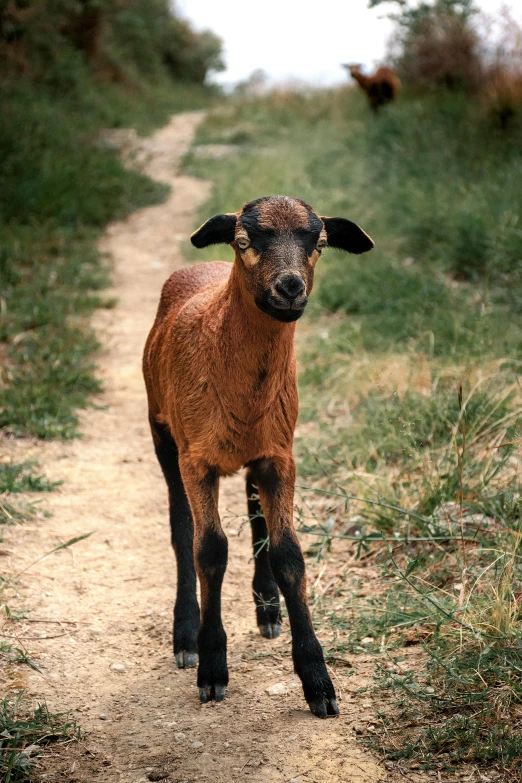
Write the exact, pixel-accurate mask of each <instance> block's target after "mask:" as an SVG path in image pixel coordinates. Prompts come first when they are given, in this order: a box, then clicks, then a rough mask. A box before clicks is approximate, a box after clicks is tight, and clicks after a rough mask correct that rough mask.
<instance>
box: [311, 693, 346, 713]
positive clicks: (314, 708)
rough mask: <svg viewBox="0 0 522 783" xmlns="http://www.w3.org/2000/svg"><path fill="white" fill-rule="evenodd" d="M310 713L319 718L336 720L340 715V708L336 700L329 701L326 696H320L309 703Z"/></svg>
mask: <svg viewBox="0 0 522 783" xmlns="http://www.w3.org/2000/svg"><path fill="white" fill-rule="evenodd" d="M308 706H309V707H310V711H311V712H312V713H313V714H314V715H316V716H317V717H318V718H335V716H336V715H339V707H338V706H337V700H336V699H329V698H327V697H326V696H319V698H317V699H312V701H309V702H308Z"/></svg>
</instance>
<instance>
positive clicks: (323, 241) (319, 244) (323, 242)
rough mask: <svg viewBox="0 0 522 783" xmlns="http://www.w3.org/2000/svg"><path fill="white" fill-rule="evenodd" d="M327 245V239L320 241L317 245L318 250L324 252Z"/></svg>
mask: <svg viewBox="0 0 522 783" xmlns="http://www.w3.org/2000/svg"><path fill="white" fill-rule="evenodd" d="M327 244H328V243H327V241H326V240H325V239H320V240H319V242H318V243H317V245H316V250H318V251H319V252H321V250H323V249H324V248H325V247H326V245H327Z"/></svg>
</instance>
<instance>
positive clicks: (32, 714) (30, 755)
mask: <svg viewBox="0 0 522 783" xmlns="http://www.w3.org/2000/svg"><path fill="white" fill-rule="evenodd" d="M75 739H76V740H78V739H80V730H79V729H78V727H77V725H76V723H75V721H74V720H73V719H72V718H70V717H69V716H67V715H65V714H61V713H60V714H58V713H55V714H53V713H51V712H49V710H48V708H47V705H46V704H39V705H38V706H37V707H36V708H31V707H30V706H29V705H26V703H25V702H24V700H23V696H22V695H19V696H17V697H16V698H14V699H9V698H4V699H3V700H2V701H1V702H0V774H1V776H2V780H3V781H5V783H21V782H22V781H26V780H28V779H29V778H30V776H31V772H32V770H33V768H34V766H35V764H36V760H37V759H38V757H39V756H41V755H42V753H43V751H44V749H45V748H46V747H47V746H49V745H51V744H53V743H56V742H70V741H71V740H75Z"/></svg>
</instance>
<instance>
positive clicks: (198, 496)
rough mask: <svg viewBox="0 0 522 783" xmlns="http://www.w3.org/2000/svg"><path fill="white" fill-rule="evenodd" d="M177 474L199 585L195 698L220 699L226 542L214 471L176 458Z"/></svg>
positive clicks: (225, 681)
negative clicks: (189, 518)
mask: <svg viewBox="0 0 522 783" xmlns="http://www.w3.org/2000/svg"><path fill="white" fill-rule="evenodd" d="M180 467H181V474H182V476H183V483H184V485H185V489H186V492H187V495H188V497H189V500H190V507H191V508H192V512H193V514H194V527H195V530H194V556H195V561H196V568H197V572H198V577H199V584H200V588H201V628H200V631H199V635H198V650H199V667H198V688H199V700H200V701H201V702H207V701H210V700H211V699H214V700H215V701H222V700H223V699H224V698H225V693H226V687H227V685H228V669H227V635H226V633H225V629H224V628H223V623H222V620H221V587H222V584H223V577H224V576H225V571H226V568H227V557H228V542H227V538H226V536H225V534H224V532H223V529H222V527H221V522H220V519H219V514H218V481H219V479H218V475H217V471H216V470H215V469H213V468H211V467H209V466H208V465H194V464H193V463H192V461H191V460H187V461H186V462H185V461H183V459H180Z"/></svg>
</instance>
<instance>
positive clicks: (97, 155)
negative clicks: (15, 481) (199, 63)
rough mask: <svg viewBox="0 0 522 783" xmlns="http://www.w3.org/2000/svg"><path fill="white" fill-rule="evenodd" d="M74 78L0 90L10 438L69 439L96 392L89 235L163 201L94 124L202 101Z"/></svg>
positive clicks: (96, 272) (153, 119)
mask: <svg viewBox="0 0 522 783" xmlns="http://www.w3.org/2000/svg"><path fill="white" fill-rule="evenodd" d="M81 77H82V78H81V79H79V81H78V84H75V85H73V88H71V89H70V90H69V91H66V92H65V93H64V94H63V95H61V94H59V93H58V92H57V91H56V89H55V88H54V87H53V88H52V89H51V88H49V87H48V88H47V89H45V88H43V87H42V85H38V86H35V85H34V84H32V83H31V82H30V81H29V80H26V81H24V80H23V79H22V80H19V81H18V82H17V83H16V85H13V84H11V83H5V84H3V85H1V86H0V92H1V94H2V105H3V106H4V110H3V111H2V118H1V119H0V157H1V159H2V160H3V166H2V171H1V173H0V220H1V223H2V228H1V229H0V291H1V295H0V297H1V298H0V303H1V308H0V357H1V358H2V373H1V378H0V429H4V431H6V432H8V433H11V434H14V435H16V436H20V435H36V436H37V437H39V438H62V439H67V438H70V437H73V436H75V435H76V434H77V423H78V420H77V410H78V409H79V408H82V407H85V406H86V405H87V404H89V401H90V400H91V399H92V395H93V394H96V393H97V392H99V390H100V386H99V382H98V380H97V379H96V378H95V375H94V369H95V368H94V360H93V355H94V352H95V351H96V348H97V342H96V339H95V337H94V335H93V333H92V331H91V329H90V327H89V324H88V320H87V317H88V316H89V315H90V314H91V313H92V312H93V311H94V309H95V308H97V307H100V306H101V307H103V306H107V307H109V306H112V305H113V302H112V301H111V300H108V299H107V297H105V296H104V295H103V288H104V287H105V286H106V285H107V284H108V281H109V278H110V264H109V262H108V260H107V259H104V258H102V257H101V256H100V254H99V252H98V251H97V249H96V240H97V239H98V237H99V236H100V234H101V233H102V231H103V229H104V227H105V225H106V224H107V223H108V222H110V221H112V220H119V219H122V218H123V217H125V216H126V215H127V214H129V213H130V212H131V211H133V210H134V209H138V208H141V207H144V206H148V205H151V204H155V203H158V202H160V201H162V200H163V199H164V198H165V195H166V191H167V188H166V186H164V185H161V184H158V183H155V182H152V181H151V180H150V179H148V178H147V177H145V176H144V175H142V174H141V173H139V172H137V171H132V170H129V169H126V168H124V166H123V165H122V163H121V162H120V160H119V157H118V154H117V152H116V151H115V150H113V149H108V148H107V147H104V146H103V145H102V144H101V143H100V142H99V140H98V134H99V132H100V130H101V128H103V127H105V126H112V127H114V126H122V125H130V126H133V127H137V128H138V129H139V130H140V131H142V132H144V131H145V132H147V131H150V130H152V128H153V127H155V126H156V125H158V124H161V122H163V121H164V120H166V118H167V116H168V114H169V113H172V112H173V111H175V110H176V109H180V108H192V107H194V106H201V105H202V103H203V102H204V101H205V99H206V100H207V101H208V100H210V94H209V92H208V91H205V90H204V89H203V88H199V87H197V86H194V87H193V88H192V90H191V89H190V87H189V86H187V85H179V86H176V85H175V84H171V87H170V90H169V89H168V88H167V85H166V84H165V83H161V84H160V85H159V86H158V88H157V89H153V88H152V87H149V88H148V89H145V88H143V89H142V90H141V94H140V93H138V94H135V95H132V94H130V95H129V94H125V93H124V92H122V90H121V89H118V88H116V87H113V88H110V87H109V86H103V85H98V86H96V85H95V84H94V83H93V81H92V79H90V80H89V78H88V77H87V74H84V73H82V74H81ZM82 87H83V88H85V89H81V88H82Z"/></svg>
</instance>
